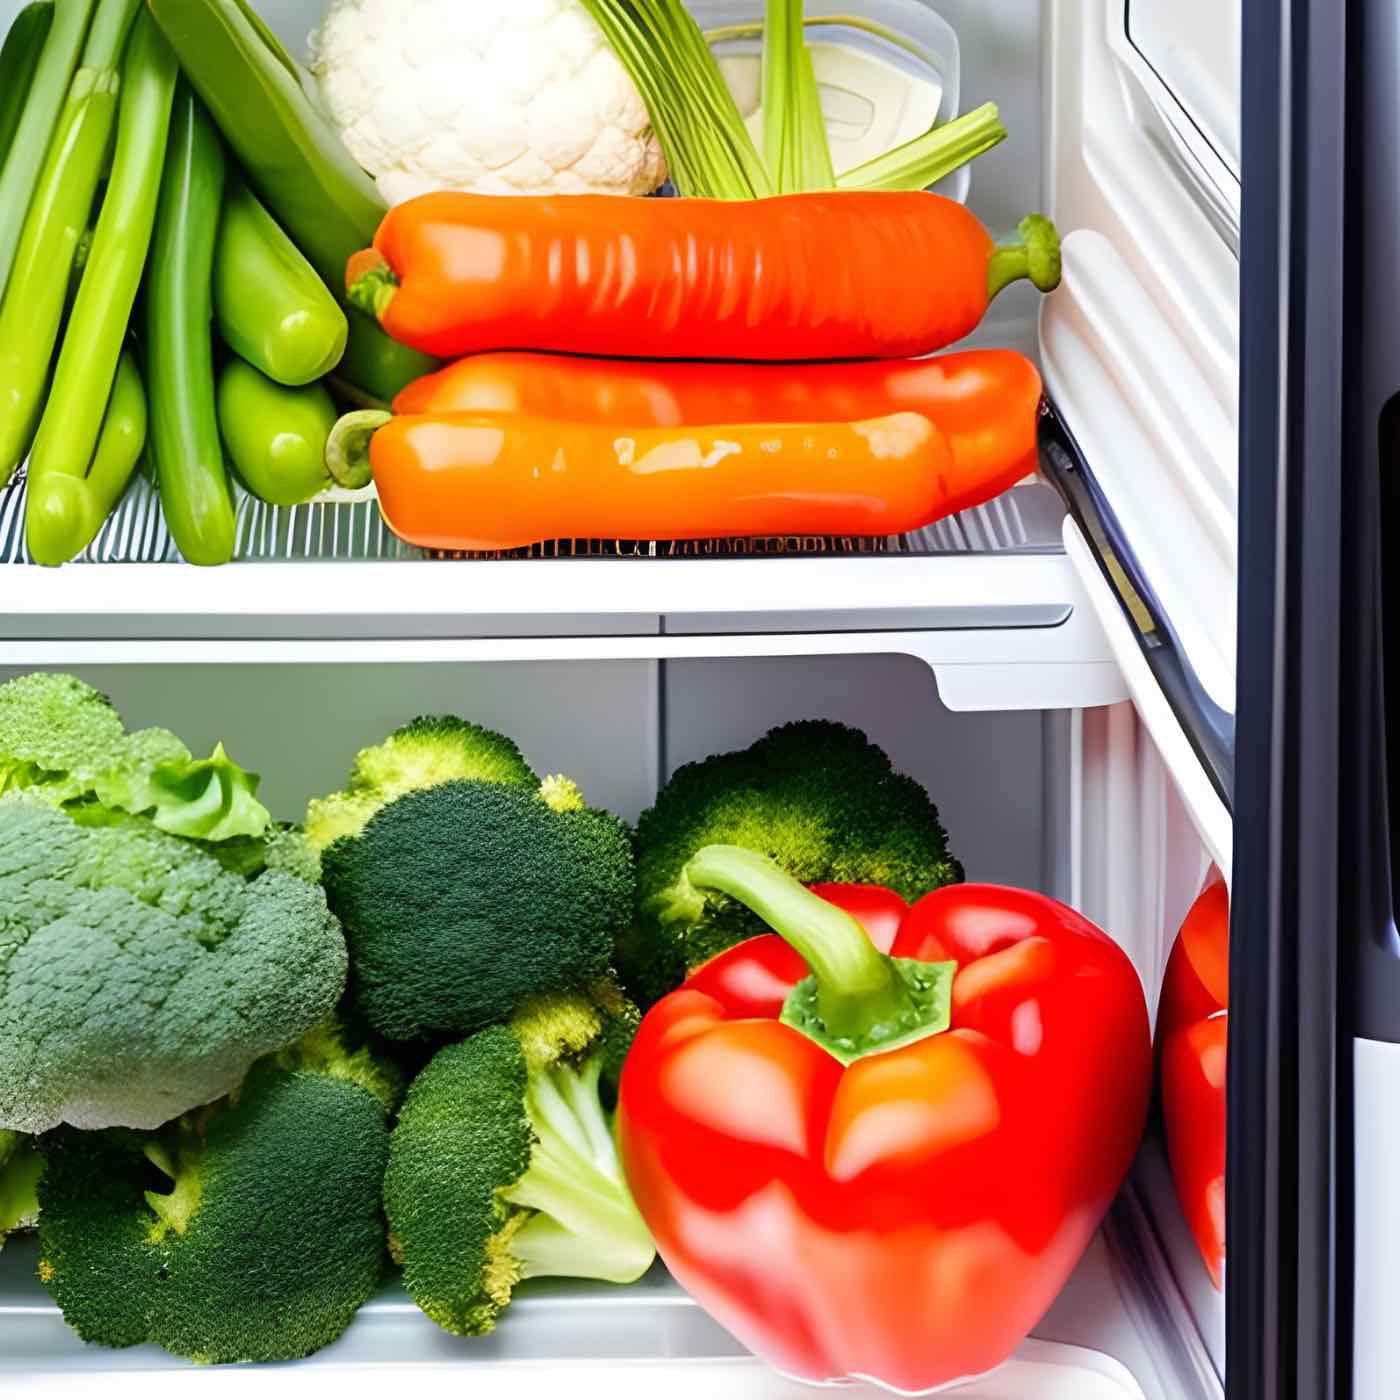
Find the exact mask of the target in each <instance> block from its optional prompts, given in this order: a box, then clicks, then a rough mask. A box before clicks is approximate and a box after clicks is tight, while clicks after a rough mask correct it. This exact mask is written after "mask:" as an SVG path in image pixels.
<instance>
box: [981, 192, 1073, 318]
mask: <svg viewBox="0 0 1400 1400" xmlns="http://www.w3.org/2000/svg"><path fill="white" fill-rule="evenodd" d="M1018 231H1019V233H1020V235H1021V242H1019V243H1003V244H1000V245H999V246H998V247H997V248H996V249H995V251H994V252H993V253H992V256H991V258H990V260H989V261H988V263H987V300H988V301H989V302H991V301H994V300H995V299H996V295H997V293H998V292H1001V291H1004V290H1005V289H1006V288H1007V287H1009V286H1010V285H1011V284H1012V283H1013V282H1019V281H1021V280H1022V279H1023V278H1029V279H1030V280H1031V281H1032V282H1033V283H1034V284H1035V285H1036V286H1037V287H1038V288H1039V289H1040V290H1041V291H1042V292H1053V291H1054V290H1055V288H1056V287H1058V286H1059V285H1060V235H1059V233H1058V232H1057V231H1056V229H1055V225H1054V224H1052V223H1051V222H1050V220H1049V219H1047V218H1046V217H1045V215H1044V214H1027V215H1026V217H1025V218H1024V219H1022V220H1021V227H1020V229H1019V230H1018Z"/></svg>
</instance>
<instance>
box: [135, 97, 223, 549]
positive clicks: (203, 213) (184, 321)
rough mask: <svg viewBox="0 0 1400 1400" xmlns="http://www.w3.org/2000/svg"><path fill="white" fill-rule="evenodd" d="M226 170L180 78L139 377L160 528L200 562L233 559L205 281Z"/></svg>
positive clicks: (209, 278)
mask: <svg viewBox="0 0 1400 1400" xmlns="http://www.w3.org/2000/svg"><path fill="white" fill-rule="evenodd" d="M224 173H225V165H224V150H223V145H222V143H221V142H220V140H219V133H218V132H217V131H215V129H214V125H213V123H212V122H211V121H210V120H209V116H208V114H207V113H206V112H205V111H204V108H203V106H202V105H201V103H200V101H199V99H198V98H197V97H196V96H195V95H194V93H193V92H192V91H191V89H190V88H189V86H188V85H187V84H186V83H184V82H182V83H181V84H180V90H179V93H178V94H177V96H176V99H175V115H174V119H173V121H172V122H171V132H170V148H169V150H168V152H167V153H166V158H165V174H164V177H163V178H162V180H161V189H160V214H159V217H158V220H157V228H156V239H155V246H154V247H153V248H152V250H151V267H150V272H149V274H148V275H147V279H146V378H147V382H148V385H149V392H150V399H151V454H152V457H153V460H154V463H155V471H156V483H157V485H158V487H159V489H160V504H161V509H162V510H163V511H164V512H165V523H166V525H167V526H168V527H169V529H170V533H171V535H172V536H173V537H174V540H175V543H176V544H177V545H178V546H179V549H180V553H181V554H182V555H184V557H185V558H186V559H187V560H188V561H189V562H190V563H191V564H205V565H211V564H226V563H227V562H228V561H229V560H230V559H232V558H233V550H234V543H235V536H236V522H235V518H234V509H233V492H232V488H231V486H230V483H229V479H228V469H227V468H226V467H225V466H224V453H223V447H222V445H221V443H220V441H219V421H218V414H217V409H216V404H215V397H214V351H213V328H212V321H213V294H212V285H213V269H214V244H215V241H216V239H217V238H218V232H219V211H220V208H221V206H222V204H223V195H224Z"/></svg>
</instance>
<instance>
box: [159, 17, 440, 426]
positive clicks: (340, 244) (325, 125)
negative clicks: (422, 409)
mask: <svg viewBox="0 0 1400 1400" xmlns="http://www.w3.org/2000/svg"><path fill="white" fill-rule="evenodd" d="M148 3H149V5H150V10H151V13H152V14H153V15H154V16H155V18H156V22H157V23H158V24H159V25H160V26H161V28H162V29H163V30H164V31H165V34H166V37H167V38H168V39H169V40H170V42H171V44H173V45H174V47H175V51H176V53H178V54H179V56H180V62H181V64H182V65H183V67H184V70H185V73H186V75H187V76H188V78H189V80H190V82H192V83H193V84H194V86H195V88H196V90H197V91H198V92H199V95H200V96H201V97H202V98H203V99H204V102H205V104H206V105H207V106H208V108H209V111H210V112H211V113H212V114H213V117H214V120H215V122H216V123H217V124H218V127H219V130H220V131H221V132H222V133H223V136H224V140H225V141H226V142H227V143H228V145H229V148H230V150H232V151H233V153H234V154H235V155H236V156H237V157H238V160H239V162H240V164H241V165H242V167H243V171H244V173H245V175H246V176H247V177H248V182H249V184H251V185H252V187H253V188H254V189H255V190H256V191H257V193H258V195H259V197H260V198H261V199H262V201H263V203H264V204H265V205H266V206H267V208H268V209H269V210H270V211H271V213H272V214H273V215H274V216H275V217H276V219H277V221H278V223H280V224H281V226H282V227H283V228H284V229H285V230H286V231H287V233H288V234H290V235H291V237H292V239H293V241H294V242H295V243H296V245H297V247H298V248H300V249H301V251H302V252H303V253H305V254H306V256H307V258H308V259H309V260H310V262H311V264H312V266H313V267H315V269H316V271H317V272H318V273H319V274H320V275H321V279H322V280H323V281H324V282H325V284H326V285H327V286H328V287H330V288H331V289H332V291H334V292H335V294H336V296H337V298H338V299H341V298H343V295H344V289H345V266H346V264H347V263H348V262H349V260H350V256H351V254H353V253H356V252H358V251H359V250H360V249H362V248H364V247H366V246H367V245H368V244H369V243H371V242H372V241H373V239H374V234H375V231H376V230H377V229H378V227H379V222H380V220H381V219H382V218H383V217H384V212H385V206H384V202H383V201H382V200H381V199H380V197H379V192H378V191H377V190H376V189H375V187H374V182H373V181H372V180H371V179H370V178H369V176H368V175H366V174H365V172H364V171H363V170H361V169H360V167H359V166H358V165H356V164H355V162H354V160H353V159H352V158H351V157H350V154H349V153H348V152H347V151H346V149H345V147H344V145H343V143H342V142H341V140H340V138H339V136H338V135H337V134H336V132H335V130H334V128H333V127H332V126H331V125H330V123H329V122H328V121H327V120H326V119H325V118H324V117H323V116H322V115H321V113H320V112H319V111H317V109H316V108H315V106H313V104H312V102H311V100H310V98H308V97H307V95H306V93H305V91H304V90H303V88H302V86H301V82H300V79H299V76H298V74H297V73H296V72H295V71H294V70H293V69H292V68H289V67H288V64H287V62H286V55H285V54H283V53H281V52H280V50H278V49H274V48H272V47H269V45H268V43H267V42H266V30H265V27H263V26H262V25H261V24H259V23H256V22H255V21H254V20H253V19H252V18H251V17H250V15H251V11H250V8H249V7H248V6H246V5H243V4H241V3H239V0H148ZM434 368H436V362H435V361H433V360H431V359H429V358H428V357H427V356H425V355H420V354H418V353H417V352H416V351H411V350H407V349H406V348H405V347H402V346H396V345H394V342H393V341H391V340H390V339H389V337H388V336H387V335H386V334H385V333H384V331H383V330H382V329H381V328H380V327H379V326H378V325H377V324H376V323H375V322H374V321H373V320H371V319H369V318H352V320H351V325H350V349H349V350H348V351H347V363H346V365H345V366H344V367H343V371H342V372H343V376H344V377H345V378H346V379H348V380H349V381H350V382H351V383H353V384H354V385H356V386H357V387H358V388H360V389H362V390H364V391H365V392H366V393H368V394H370V395H371V396H372V397H374V398H376V399H381V400H385V401H387V400H390V399H392V398H393V397H394V396H395V395H396V394H397V393H398V392H399V390H401V389H402V388H404V387H405V386H406V385H407V384H409V383H411V382H412V381H413V380H414V379H416V378H418V377H419V376H420V375H423V374H427V373H429V372H430V371H431V370H432V369H434Z"/></svg>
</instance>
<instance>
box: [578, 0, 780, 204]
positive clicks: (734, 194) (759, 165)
mask: <svg viewBox="0 0 1400 1400" xmlns="http://www.w3.org/2000/svg"><path fill="white" fill-rule="evenodd" d="M583 6H584V8H585V9H586V10H587V11H588V13H589V14H590V15H592V16H593V19H594V20H595V21H596V22H597V24H598V27H599V28H600V29H601V30H602V31H603V34H604V35H605V36H606V38H607V40H608V42H609V43H610V44H611V45H612V48H613V52H614V53H616V54H617V56H618V58H619V59H620V60H621V62H622V66H623V67H624V68H625V69H626V70H627V72H628V75H629V76H630V77H631V79H632V81H633V82H634V83H635V84H636V86H637V91H638V92H640V93H641V95H642V101H643V102H645V103H646V108H647V112H648V114H649V115H650V117H651V124H652V126H653V128H654V129H655V131H656V135H657V138H658V139H659V140H660V142H661V148H662V150H663V151H665V152H666V165H667V168H668V169H669V171H670V172H671V181H672V183H673V184H674V185H675V187H676V189H677V190H678V191H679V192H680V193H681V194H683V195H695V196H700V197H705V198H710V199H756V198H758V197H760V196H762V195H768V194H772V193H773V192H774V185H773V181H772V179H771V178H770V175H769V171H768V168H767V167H766V166H765V165H764V163H763V158H762V157H761V156H760V155H759V153H758V150H757V148H756V147H755V146H754V143H753V138H752V137H751V136H750V135H749V131H748V128H747V127H746V126H745V125H744V119H743V117H742V116H741V115H740V113H739V108H738V106H737V105H736V104H735V101H734V96H733V94H732V93H731V92H730V91H729V88H728V86H727V84H726V83H725V81H724V78H723V77H722V76H721V74H720V71H719V65H718V64H717V63H716V62H715V57H714V55H713V54H712V53H711V52H710V46H709V44H708V43H707V42H706V41H705V36H704V35H703V34H702V33H701V32H700V27H699V25H697V24H696V23H695V20H694V19H693V18H692V17H691V14H690V11H689V10H687V9H686V7H685V5H684V4H683V3H681V0H583Z"/></svg>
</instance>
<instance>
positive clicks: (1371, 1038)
mask: <svg viewBox="0 0 1400 1400" xmlns="http://www.w3.org/2000/svg"><path fill="white" fill-rule="evenodd" d="M1350 17H1351V23H1352V25H1353V30H1352V46H1351V52H1352V54H1353V55H1355V59H1354V62H1355V64H1356V68H1355V71H1354V72H1353V73H1352V75H1351V76H1350V79H1349V81H1348V84H1347V89H1348V92H1349V93H1351V94H1356V96H1355V98H1354V99H1353V103H1352V105H1351V106H1350V108H1349V110H1348V112H1347V122H1348V133H1347V136H1348V141H1349V143H1350V151H1351V153H1352V154H1353V155H1354V158H1355V159H1356V160H1357V162H1358V164H1357V165H1354V166H1353V169H1364V171H1365V177H1364V179H1362V180H1360V181H1358V182H1357V184H1356V186H1355V187H1354V190H1353V191H1349V192H1348V194H1349V199H1350V203H1349V205H1348V219H1349V225H1348V230H1347V231H1348V235H1349V237H1350V239H1351V248H1352V249H1353V253H1352V257H1354V259H1355V261H1354V262H1353V263H1352V264H1351V267H1350V269H1349V270H1350V271H1351V272H1352V274H1353V278H1354V280H1353V281H1351V282H1350V284H1349V286H1348V289H1347V301H1346V305H1345V311H1346V315H1347V316H1348V318H1349V320H1350V324H1349V325H1348V327H1347V347H1348V350H1349V352H1350V358H1349V359H1348V360H1347V361H1346V362H1345V364H1346V384H1347V389H1348V396H1347V399H1346V402H1345V413H1346V429H1345V436H1344V446H1343V452H1344V454H1345V455H1344V457H1343V463H1344V470H1343V472H1342V473H1341V490H1342V506H1341V511H1342V532H1343V533H1342V539H1343V548H1342V561H1343V574H1342V581H1341V590H1342V591H1341V607H1342V620H1343V625H1342V628H1341V646H1342V663H1341V664H1342V674H1343V676H1346V677H1349V678H1351V679H1352V681H1353V682H1354V684H1353V686H1352V687H1351V689H1353V690H1354V691H1355V697H1354V699H1352V700H1351V703H1350V704H1349V705H1348V710H1349V713H1348V714H1347V725H1346V731H1345V732H1346V738H1347V743H1346V744H1345V746H1344V747H1343V749H1342V762H1341V765H1340V785H1341V793H1340V802H1341V812H1342V821H1341V825H1340V834H1341V841H1342V844H1341V852H1340V855H1339V860H1338V866H1339V895H1340V898H1339V907H1340V923H1339V927H1340V928H1341V929H1343V930H1346V931H1347V935H1348V936H1347V937H1345V938H1344V939H1343V945H1342V979H1341V980H1342V990H1341V997H1340V1007H1341V1016H1342V1020H1343V1026H1342V1033H1343V1036H1347V1035H1349V1036H1350V1038H1351V1046H1350V1053H1349V1054H1348V1053H1346V1052H1345V1050H1344V1051H1343V1053H1341V1054H1339V1056H1338V1077H1339V1079H1342V1080H1343V1081H1345V1077H1346V1074H1347V1071H1348V1070H1349V1071H1350V1073H1351V1085H1350V1089H1351V1098H1350V1110H1351V1112H1350V1119H1351V1123H1352V1124H1353V1125H1354V1127H1353V1134H1352V1138H1351V1140H1350V1141H1348V1139H1347V1136H1346V1135H1345V1134H1343V1135H1342V1138H1341V1141H1340V1143H1339V1160H1338V1163H1337V1172H1338V1177H1339V1181H1340V1186H1341V1188H1342V1194H1343V1206H1344V1212H1343V1217H1342V1219H1341V1220H1339V1222H1338V1225H1339V1230H1338V1233H1339V1246H1338V1251H1337V1252H1338V1265H1337V1269H1338V1277H1339V1278H1340V1279H1341V1280H1342V1286H1343V1288H1345V1287H1346V1286H1347V1284H1350V1288H1351V1300H1350V1302H1351V1306H1350V1309H1349V1310H1348V1309H1347V1308H1346V1305H1345V1302H1343V1304H1342V1318H1341V1325H1340V1326H1339V1329H1338V1338H1337V1347H1338V1351H1339V1353H1340V1356H1341V1361H1342V1363H1343V1364H1345V1363H1346V1362H1347V1361H1350V1362H1351V1365H1352V1376H1351V1394H1352V1395H1353V1397H1354V1400H1384V1397H1389V1396H1392V1395H1395V1394H1397V1393H1400V1335H1397V1331H1396V1328H1395V1322H1394V1316H1393V1313H1394V1291H1393V1287H1392V1279H1393V1262H1394V1259H1395V1251H1396V1250H1397V1249H1400V1193H1397V1192H1396V1190H1395V1188H1394V1172H1395V1163H1396V1161H1397V1159H1400V933H1397V929H1396V922H1397V913H1396V911H1397V908H1400V859H1397V856H1400V849H1398V848H1397V840H1398V839H1400V723H1398V722H1396V720H1395V719H1393V718H1391V716H1392V715H1393V714H1394V712H1395V707H1396V704H1397V701H1400V630H1397V629H1398V628H1400V559H1397V557H1396V554H1395V545H1394V540H1395V532H1396V529H1397V527H1398V526H1400V332H1397V327H1400V272H1398V271H1397V269H1396V267H1395V265H1394V248H1395V222H1394V221H1395V218H1396V214H1397V211H1400V169H1397V166H1396V162H1395V160H1394V158H1393V155H1392V154H1391V153H1389V152H1387V153H1386V154H1385V156H1384V157H1383V158H1381V159H1370V160H1365V154H1366V152H1367V149H1368V148H1367V134H1368V133H1370V132H1374V131H1386V132H1393V131H1395V130H1396V129H1397V126H1400V86H1397V84H1396V80H1395V75H1396V71H1397V70H1396V63H1397V57H1400V14H1397V12H1396V8H1395V6H1394V5H1392V4H1387V3H1381V2H1380V0H1362V3H1359V4H1354V5H1353V6H1352V7H1351V10H1350ZM1380 124H1384V125H1380ZM1371 149H1375V148H1374V147H1371ZM1363 160H1364V165H1362V164H1361V163H1360V162H1362V161H1363ZM1348 699H1350V697H1349V696H1348V693H1347V689H1345V688H1344V689H1343V691H1342V703H1346V702H1347V701H1348ZM1348 1022H1349V1024H1348ZM1342 1044H1343V1046H1345V1045H1346V1040H1345V1039H1343V1041H1342ZM1348 1151H1349V1152H1350V1157H1351V1160H1350V1162H1348V1161H1347V1154H1348ZM1348 1185H1350V1186H1351V1198H1350V1200H1349V1201H1348V1200H1347V1199H1346V1191H1345V1188H1346V1187H1347V1186H1348ZM1348 1205H1349V1206H1350V1212H1349V1213H1350V1220H1347V1219H1346V1212H1345V1207H1346V1206H1348ZM1348 1244H1350V1246H1351V1249H1352V1258H1351V1261H1350V1263H1349V1264H1348V1262H1347V1259H1346V1246H1347V1245H1348ZM1348 1311H1349V1313H1350V1316H1349V1317H1348V1316H1347V1312H1348ZM1348 1322H1349V1324H1350V1337H1349V1338H1348V1336H1347V1324H1348Z"/></svg>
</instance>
